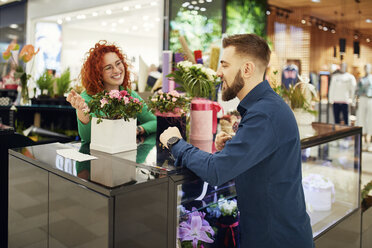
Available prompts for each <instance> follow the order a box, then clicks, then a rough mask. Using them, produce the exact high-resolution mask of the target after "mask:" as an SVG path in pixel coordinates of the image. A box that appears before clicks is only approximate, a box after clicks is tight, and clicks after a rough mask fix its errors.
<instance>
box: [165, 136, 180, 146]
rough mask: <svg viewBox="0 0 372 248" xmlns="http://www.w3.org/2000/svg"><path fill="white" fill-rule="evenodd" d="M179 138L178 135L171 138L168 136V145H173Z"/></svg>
mask: <svg viewBox="0 0 372 248" xmlns="http://www.w3.org/2000/svg"><path fill="white" fill-rule="evenodd" d="M179 140H180V138H178V137H172V138H170V139H169V140H168V142H167V143H168V147H169V146H172V145H174V144H175V143H177V141H179Z"/></svg>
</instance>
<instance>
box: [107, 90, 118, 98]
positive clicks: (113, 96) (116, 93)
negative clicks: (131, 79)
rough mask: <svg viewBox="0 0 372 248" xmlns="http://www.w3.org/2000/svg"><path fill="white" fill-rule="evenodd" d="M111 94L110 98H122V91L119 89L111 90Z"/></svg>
mask: <svg viewBox="0 0 372 248" xmlns="http://www.w3.org/2000/svg"><path fill="white" fill-rule="evenodd" d="M109 95H110V98H117V99H120V98H121V95H120V92H119V91H118V90H111V91H110V93H109Z"/></svg>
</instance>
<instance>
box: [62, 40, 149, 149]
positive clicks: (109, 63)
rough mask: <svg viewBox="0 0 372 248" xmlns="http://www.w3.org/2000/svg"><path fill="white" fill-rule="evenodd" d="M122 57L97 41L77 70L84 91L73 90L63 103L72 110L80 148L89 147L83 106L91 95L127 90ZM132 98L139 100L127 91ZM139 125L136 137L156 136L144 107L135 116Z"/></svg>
mask: <svg viewBox="0 0 372 248" xmlns="http://www.w3.org/2000/svg"><path fill="white" fill-rule="evenodd" d="M126 61H127V58H126V56H125V55H124V54H123V53H122V52H121V50H120V49H119V48H118V47H117V46H116V45H113V44H108V43H107V41H99V42H98V43H96V44H95V46H94V47H93V48H91V49H90V50H89V52H88V53H87V58H86V60H85V62H84V64H83V67H82V68H81V72H80V76H81V81H82V83H83V86H84V87H85V89H86V91H84V92H83V93H81V95H79V94H77V93H76V92H75V91H74V90H72V91H71V92H70V94H69V95H68V96H67V101H69V102H70V103H71V106H72V107H74V108H75V109H76V113H77V117H78V129H79V135H80V138H81V144H82V145H84V144H89V143H90V129H91V122H90V119H89V115H86V114H85V113H84V109H86V108H87V107H88V106H87V103H88V102H89V101H90V100H91V99H92V97H91V96H92V95H95V94H97V93H98V92H101V91H103V90H106V91H111V90H124V89H129V88H130V79H129V71H128V64H127V62H126ZM131 96H132V97H133V98H138V99H139V100H142V99H141V97H140V96H139V95H138V94H137V93H136V92H135V91H131ZM137 120H138V122H139V123H140V125H139V126H138V127H137V134H144V133H146V134H150V133H154V132H156V117H155V116H154V115H153V114H152V113H151V112H149V111H148V108H147V106H146V104H144V106H143V109H142V112H141V113H139V114H138V115H137Z"/></svg>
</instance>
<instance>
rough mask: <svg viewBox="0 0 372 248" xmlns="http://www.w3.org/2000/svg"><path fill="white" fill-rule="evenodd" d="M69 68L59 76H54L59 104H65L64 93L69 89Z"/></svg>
mask: <svg viewBox="0 0 372 248" xmlns="http://www.w3.org/2000/svg"><path fill="white" fill-rule="evenodd" d="M70 83H71V80H70V69H69V68H67V69H66V70H65V71H64V72H63V73H62V74H61V76H60V77H58V78H56V86H57V87H56V88H57V92H56V95H57V98H58V99H59V103H60V105H66V103H67V101H66V97H65V96H64V95H65V93H67V92H68V90H69V89H70Z"/></svg>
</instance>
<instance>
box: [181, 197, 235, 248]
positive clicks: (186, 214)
mask: <svg viewBox="0 0 372 248" xmlns="http://www.w3.org/2000/svg"><path fill="white" fill-rule="evenodd" d="M238 215H239V211H238V207H237V201H236V199H235V198H234V197H229V198H225V197H223V196H221V198H220V199H219V200H218V201H217V202H215V203H212V204H210V205H208V206H206V207H203V208H201V209H197V208H195V207H192V209H191V211H189V210H187V209H184V208H181V210H180V219H179V225H178V231H177V239H178V242H179V245H178V246H179V247H182V248H186V247H193V248H197V247H204V248H207V247H211V248H212V247H229V248H232V247H239V220H238Z"/></svg>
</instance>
